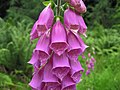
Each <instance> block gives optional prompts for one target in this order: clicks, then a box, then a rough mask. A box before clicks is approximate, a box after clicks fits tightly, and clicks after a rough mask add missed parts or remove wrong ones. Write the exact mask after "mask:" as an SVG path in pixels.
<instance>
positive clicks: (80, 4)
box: [71, 0, 86, 13]
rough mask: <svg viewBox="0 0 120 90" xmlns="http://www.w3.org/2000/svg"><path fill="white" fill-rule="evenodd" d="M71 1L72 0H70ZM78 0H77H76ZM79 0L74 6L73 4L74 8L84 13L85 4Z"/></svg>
mask: <svg viewBox="0 0 120 90" xmlns="http://www.w3.org/2000/svg"><path fill="white" fill-rule="evenodd" d="M71 1H72V0H71ZM75 1H76V0H75ZM77 1H78V0H77ZM79 1H80V2H78V4H76V6H73V7H74V8H75V10H76V11H77V12H78V13H85V12H86V6H85V4H84V2H83V0H79Z"/></svg>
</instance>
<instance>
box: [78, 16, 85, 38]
mask: <svg viewBox="0 0 120 90" xmlns="http://www.w3.org/2000/svg"><path fill="white" fill-rule="evenodd" d="M77 19H78V21H79V26H80V28H79V31H78V32H79V33H80V34H83V35H84V36H85V37H87V36H86V34H85V33H86V31H87V26H86V24H85V22H84V19H83V17H82V16H80V15H77Z"/></svg>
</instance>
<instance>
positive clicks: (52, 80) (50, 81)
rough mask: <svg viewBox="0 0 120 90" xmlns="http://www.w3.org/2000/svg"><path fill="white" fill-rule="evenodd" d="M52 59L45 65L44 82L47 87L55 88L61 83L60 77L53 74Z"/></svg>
mask: <svg viewBox="0 0 120 90" xmlns="http://www.w3.org/2000/svg"><path fill="white" fill-rule="evenodd" d="M52 67H53V65H52V59H50V60H49V62H48V63H47V64H46V65H45V67H44V72H43V74H44V75H43V81H42V82H43V83H45V85H46V86H47V88H54V87H57V86H58V85H59V81H58V78H57V77H56V76H55V75H53V73H52Z"/></svg>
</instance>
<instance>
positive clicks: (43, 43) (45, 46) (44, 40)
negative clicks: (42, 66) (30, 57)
mask: <svg viewBox="0 0 120 90" xmlns="http://www.w3.org/2000/svg"><path fill="white" fill-rule="evenodd" d="M49 44H50V35H49V32H46V33H44V34H43V35H42V36H41V37H40V39H39V41H38V43H37V45H36V48H35V51H36V52H38V55H39V60H40V61H41V63H44V61H46V60H47V59H48V58H49V53H50V49H49Z"/></svg>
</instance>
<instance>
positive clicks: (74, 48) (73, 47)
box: [68, 32, 82, 60]
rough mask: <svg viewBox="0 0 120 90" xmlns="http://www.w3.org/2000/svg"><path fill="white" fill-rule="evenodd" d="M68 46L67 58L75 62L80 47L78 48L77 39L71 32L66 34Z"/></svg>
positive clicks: (80, 51)
mask: <svg viewBox="0 0 120 90" xmlns="http://www.w3.org/2000/svg"><path fill="white" fill-rule="evenodd" d="M68 44H69V48H68V57H69V58H70V59H72V60H77V59H78V56H79V55H80V54H81V53H82V47H81V46H80V44H79V41H78V39H77V38H76V36H75V35H74V34H73V33H72V32H69V33H68Z"/></svg>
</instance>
